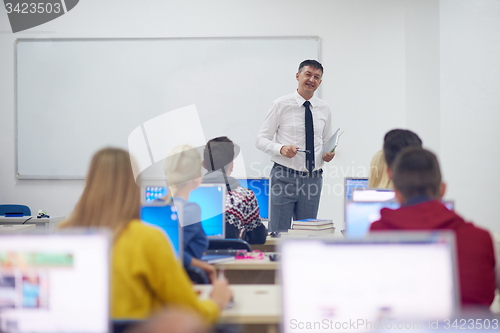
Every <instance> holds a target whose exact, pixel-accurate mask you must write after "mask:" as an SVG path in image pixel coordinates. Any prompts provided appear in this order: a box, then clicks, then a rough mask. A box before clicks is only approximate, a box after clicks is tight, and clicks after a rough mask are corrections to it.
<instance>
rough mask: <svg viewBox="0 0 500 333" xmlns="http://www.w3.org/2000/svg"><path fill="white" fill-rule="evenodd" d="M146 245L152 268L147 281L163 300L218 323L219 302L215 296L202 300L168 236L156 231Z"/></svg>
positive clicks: (164, 302)
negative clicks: (215, 300) (212, 298)
mask: <svg viewBox="0 0 500 333" xmlns="http://www.w3.org/2000/svg"><path fill="white" fill-rule="evenodd" d="M152 236H153V235H152ZM144 246H145V247H146V252H148V254H149V255H148V256H147V257H146V258H148V259H147V261H148V267H149V269H148V270H147V272H148V275H149V276H148V277H147V280H148V283H149V284H150V286H151V289H152V290H154V292H155V294H156V296H157V297H158V298H159V301H160V303H161V304H165V305H179V306H184V307H187V308H190V309H192V310H193V311H195V312H197V313H199V314H200V315H201V316H202V317H203V318H204V319H205V320H206V321H207V322H210V323H213V322H215V321H216V320H217V318H218V316H219V308H218V306H217V304H216V303H215V302H214V301H213V300H211V299H207V300H200V299H198V296H197V295H196V293H195V291H194V289H193V288H192V285H191V282H190V280H189V278H188V276H187V274H186V272H185V271H184V269H183V268H182V266H181V265H180V263H179V262H178V261H176V259H175V256H174V253H173V251H172V248H171V247H170V244H169V243H168V241H167V239H166V238H165V236H164V235H163V234H162V233H161V232H158V233H155V234H154V236H153V237H149V238H148V241H147V242H145V243H144Z"/></svg>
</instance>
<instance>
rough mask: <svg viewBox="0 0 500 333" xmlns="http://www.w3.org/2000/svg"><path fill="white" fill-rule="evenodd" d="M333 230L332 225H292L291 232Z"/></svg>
mask: <svg viewBox="0 0 500 333" xmlns="http://www.w3.org/2000/svg"><path fill="white" fill-rule="evenodd" d="M331 228H333V223H329V224H325V225H295V224H294V225H293V226H292V230H325V229H331Z"/></svg>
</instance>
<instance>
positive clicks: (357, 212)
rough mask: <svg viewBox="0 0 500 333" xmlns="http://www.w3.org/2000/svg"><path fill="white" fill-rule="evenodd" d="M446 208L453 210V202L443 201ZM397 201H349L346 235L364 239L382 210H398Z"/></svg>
mask: <svg viewBox="0 0 500 333" xmlns="http://www.w3.org/2000/svg"><path fill="white" fill-rule="evenodd" d="M443 203H444V204H445V206H446V207H447V208H448V209H450V210H453V209H454V202H453V201H452V200H445V201H443ZM399 207H400V204H399V202H397V201H394V200H392V201H349V202H347V203H346V220H345V225H346V235H347V236H348V237H363V236H365V235H366V234H367V233H368V231H369V230H370V225H371V224H372V223H373V222H375V221H378V220H379V219H380V210H381V209H382V208H390V209H398V208H399Z"/></svg>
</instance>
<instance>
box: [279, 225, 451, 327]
mask: <svg viewBox="0 0 500 333" xmlns="http://www.w3.org/2000/svg"><path fill="white" fill-rule="evenodd" d="M281 254H282V255H281V263H282V265H281V280H282V299H283V302H282V304H283V318H282V319H283V321H282V324H283V325H282V328H283V332H284V333H292V332H293V333H296V332H339V331H341V332H367V331H373V324H374V323H377V322H380V321H386V320H394V319H406V318H409V319H415V320H431V319H445V318H451V317H452V316H453V315H454V314H455V313H456V312H457V309H458V304H459V298H458V288H457V272H456V263H455V257H454V254H455V244H454V237H453V235H452V234H451V233H450V232H433V233H402V232H391V233H377V234H376V235H370V237H368V238H364V239H335V240H324V239H284V240H283V243H282V246H281ZM353 322H354V323H355V324H353V325H350V324H349V323H353ZM343 323H347V325H345V324H343ZM368 323H371V327H370V325H368ZM307 327H309V329H307ZM370 328H371V329H370Z"/></svg>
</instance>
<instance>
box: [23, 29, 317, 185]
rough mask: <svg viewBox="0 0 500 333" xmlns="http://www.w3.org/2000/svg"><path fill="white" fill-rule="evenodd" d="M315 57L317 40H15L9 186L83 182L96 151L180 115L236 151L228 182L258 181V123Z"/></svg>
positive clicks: (262, 164) (261, 167)
mask: <svg viewBox="0 0 500 333" xmlns="http://www.w3.org/2000/svg"><path fill="white" fill-rule="evenodd" d="M319 53H320V40H319V38H318V37H262V38H260V37H255V38H254V37H241V38H237V37H235V38H136V39H18V40H17V41H16V123H17V131H16V149H17V166H16V169H17V177H18V178H20V179H83V178H85V175H86V172H87V169H88V165H89V162H90V159H91V156H92V155H93V154H94V153H95V152H96V151H97V150H99V149H101V148H103V147H106V146H115V147H121V148H124V149H127V138H128V136H129V135H130V134H131V133H132V131H133V130H134V129H136V128H137V127H138V126H141V124H143V123H144V122H146V121H148V120H150V119H152V118H154V117H158V116H160V115H162V114H165V113H167V112H170V111H172V110H177V109H180V108H183V107H186V106H189V105H195V106H196V109H197V112H198V115H199V119H200V122H201V126H202V128H203V134H204V136H205V138H206V139H211V138H213V137H216V136H222V135H225V136H228V137H229V138H230V139H232V140H233V141H234V142H235V143H236V144H238V145H239V146H240V147H241V154H240V155H241V156H240V157H239V161H240V162H237V164H238V163H241V165H239V166H238V167H237V170H235V172H236V174H241V173H243V172H242V170H246V174H248V175H254V176H259V174H260V175H261V176H263V174H261V173H264V172H266V171H265V169H266V168H268V167H269V166H270V165H271V162H270V156H268V155H266V154H264V153H263V152H261V151H259V150H257V149H256V148H255V137H256V136H257V134H258V132H259V129H260V126H261V124H262V122H263V121H264V118H265V115H266V114H267V111H268V109H269V107H270V105H271V103H272V101H273V100H275V99H276V98H278V97H280V96H282V95H286V94H289V93H292V92H293V91H294V90H295V89H296V88H297V81H296V79H295V73H296V72H297V69H298V65H299V63H300V62H301V61H303V60H305V59H318V57H319Z"/></svg>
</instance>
